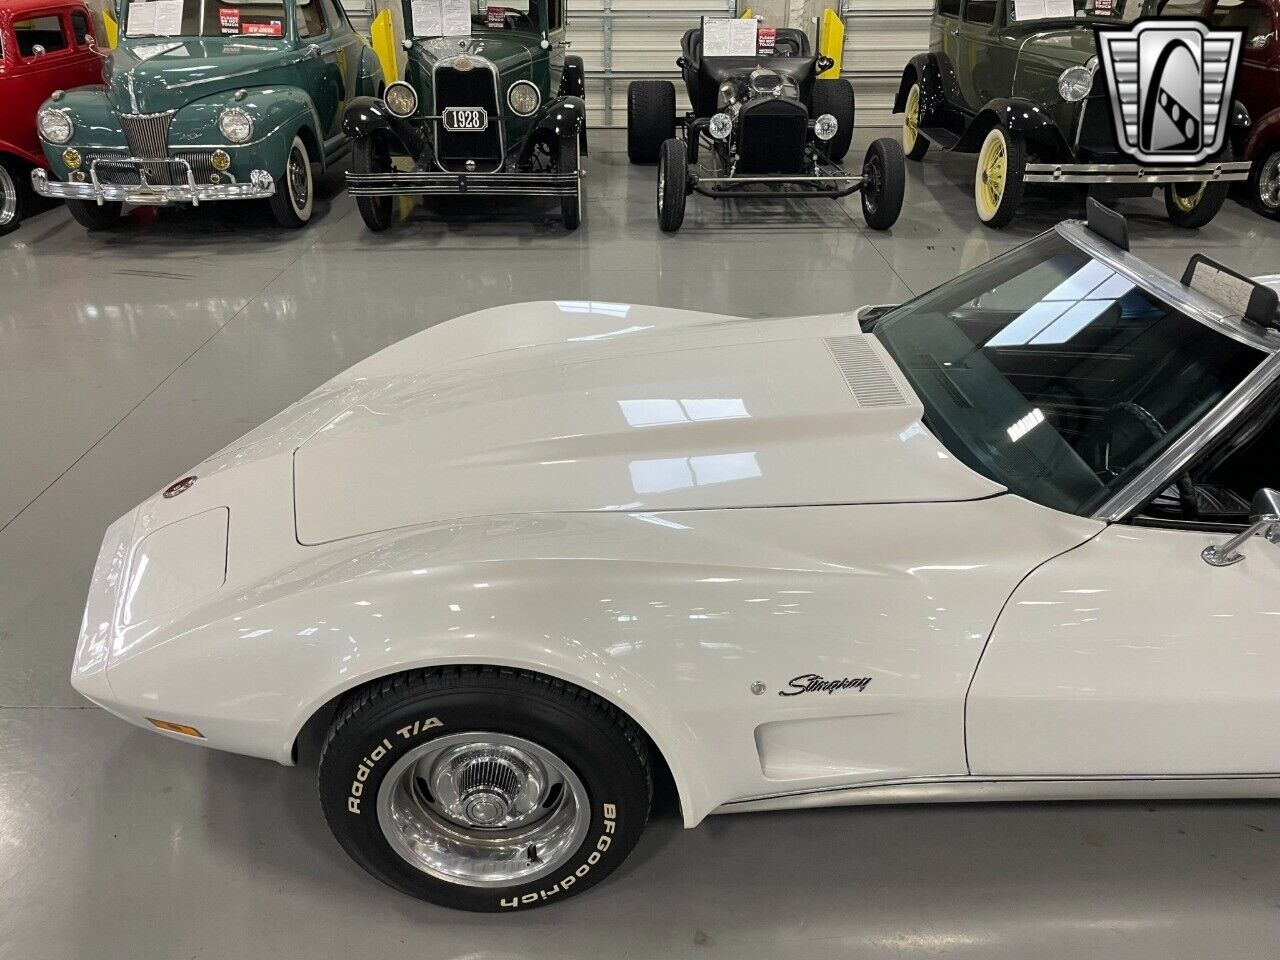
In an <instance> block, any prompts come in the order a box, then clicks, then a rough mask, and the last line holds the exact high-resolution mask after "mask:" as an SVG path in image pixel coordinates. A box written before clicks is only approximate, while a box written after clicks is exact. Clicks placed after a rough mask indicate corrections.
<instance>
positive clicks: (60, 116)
mask: <svg viewBox="0 0 1280 960" xmlns="http://www.w3.org/2000/svg"><path fill="white" fill-rule="evenodd" d="M36 126H37V127H39V128H40V136H42V137H44V138H45V139H46V140H48V141H49V142H50V143H66V142H67V141H68V140H70V139H71V134H72V133H74V132H75V129H76V128H75V124H73V123H72V122H71V118H70V117H68V116H67V115H66V113H65V112H64V111H62V110H41V111H40V113H39V114H38V115H37V116H36Z"/></svg>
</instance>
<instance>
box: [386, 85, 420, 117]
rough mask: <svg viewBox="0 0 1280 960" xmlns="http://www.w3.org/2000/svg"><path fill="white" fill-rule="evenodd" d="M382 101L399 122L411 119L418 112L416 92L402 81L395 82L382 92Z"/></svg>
mask: <svg viewBox="0 0 1280 960" xmlns="http://www.w3.org/2000/svg"><path fill="white" fill-rule="evenodd" d="M382 100H383V102H384V103H385V104H386V105H387V109H388V110H390V111H391V113H392V115H393V116H396V117H399V118H400V119H401V120H403V119H405V117H411V116H413V115H414V114H415V113H417V111H418V91H417V90H415V89H413V87H412V86H411V85H410V84H407V83H405V82H404V81H403V80H397V81H396V82H395V83H392V84H390V85H388V87H387V89H386V90H385V91H383V94H382Z"/></svg>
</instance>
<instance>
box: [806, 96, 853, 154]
mask: <svg viewBox="0 0 1280 960" xmlns="http://www.w3.org/2000/svg"><path fill="white" fill-rule="evenodd" d="M824 113H829V114H831V115H832V116H833V117H835V118H836V123H837V124H838V126H837V127H836V135H835V136H834V137H832V138H831V139H830V140H828V141H827V143H826V152H827V156H828V157H829V158H830V159H831V160H834V161H835V162H836V163H839V162H840V161H841V160H843V159H844V158H845V156H846V155H847V154H848V153H849V145H850V144H851V143H852V142H853V124H854V115H855V108H854V95H853V84H851V83H850V82H849V81H848V80H845V79H844V78H843V77H838V78H836V79H835V80H817V81H815V82H814V84H813V116H814V119H817V118H818V117H820V116H822V115H823V114H824Z"/></svg>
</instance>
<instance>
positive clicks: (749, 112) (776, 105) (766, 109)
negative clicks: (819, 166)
mask: <svg viewBox="0 0 1280 960" xmlns="http://www.w3.org/2000/svg"><path fill="white" fill-rule="evenodd" d="M808 136H809V111H808V110H806V109H805V106H804V104H803V103H800V102H799V101H798V100H788V99H786V98H783V97H767V98H764V99H760V100H752V101H751V102H750V103H747V104H745V105H744V106H743V108H742V113H741V114H740V115H739V117H738V141H737V148H738V166H737V172H739V173H800V172H801V171H802V170H803V169H804V146H805V142H806V140H807V139H808Z"/></svg>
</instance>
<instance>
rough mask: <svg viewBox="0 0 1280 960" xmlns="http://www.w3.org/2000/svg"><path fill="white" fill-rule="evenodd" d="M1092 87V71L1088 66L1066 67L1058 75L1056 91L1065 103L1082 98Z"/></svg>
mask: <svg viewBox="0 0 1280 960" xmlns="http://www.w3.org/2000/svg"><path fill="white" fill-rule="evenodd" d="M1092 89H1093V71H1092V70H1090V69H1089V68H1088V67H1067V69H1065V70H1063V71H1062V73H1061V74H1060V75H1059V76H1058V93H1059V94H1060V95H1061V96H1062V99H1063V100H1065V101H1067V103H1075V102H1077V101H1079V100H1083V99H1084V98H1085V97H1087V96H1088V95H1089V91H1090V90H1092Z"/></svg>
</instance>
